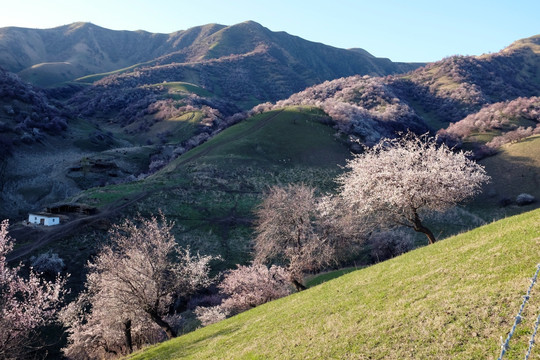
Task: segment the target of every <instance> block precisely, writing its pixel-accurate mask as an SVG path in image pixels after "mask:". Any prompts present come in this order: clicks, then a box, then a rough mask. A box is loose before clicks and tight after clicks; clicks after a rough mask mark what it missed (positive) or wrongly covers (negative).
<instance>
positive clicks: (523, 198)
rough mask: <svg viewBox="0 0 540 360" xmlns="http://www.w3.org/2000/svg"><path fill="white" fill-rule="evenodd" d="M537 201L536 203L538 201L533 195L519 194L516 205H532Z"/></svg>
mask: <svg viewBox="0 0 540 360" xmlns="http://www.w3.org/2000/svg"><path fill="white" fill-rule="evenodd" d="M535 201H536V199H535V198H534V196H532V195H531V194H526V193H523V194H519V195H518V196H517V197H516V204H518V205H519V206H523V205H529V204H532V203H533V202H535Z"/></svg>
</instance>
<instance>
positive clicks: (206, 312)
mask: <svg viewBox="0 0 540 360" xmlns="http://www.w3.org/2000/svg"><path fill="white" fill-rule="evenodd" d="M195 314H196V315H197V319H199V321H200V322H201V324H202V325H203V326H207V325H210V324H214V323H217V322H218V321H221V320H225V318H226V317H227V315H228V312H227V311H226V310H225V309H223V307H222V306H221V305H217V306H212V307H202V306H197V307H196V308H195Z"/></svg>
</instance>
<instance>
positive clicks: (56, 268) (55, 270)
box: [30, 250, 66, 275]
mask: <svg viewBox="0 0 540 360" xmlns="http://www.w3.org/2000/svg"><path fill="white" fill-rule="evenodd" d="M30 264H31V266H32V268H34V270H35V271H37V272H38V273H44V274H48V275H57V274H59V273H61V272H62V270H64V269H65V267H66V265H65V264H64V260H62V258H61V257H59V256H58V254H57V253H53V252H51V250H49V251H47V252H46V253H43V254H40V255H39V256H37V257H36V256H32V257H31V258H30Z"/></svg>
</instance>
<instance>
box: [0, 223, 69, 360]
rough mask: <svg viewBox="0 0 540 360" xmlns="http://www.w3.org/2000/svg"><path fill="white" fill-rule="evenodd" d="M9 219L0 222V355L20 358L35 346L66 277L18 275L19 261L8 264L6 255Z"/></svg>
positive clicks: (10, 244)
mask: <svg viewBox="0 0 540 360" xmlns="http://www.w3.org/2000/svg"><path fill="white" fill-rule="evenodd" d="M8 226H9V223H8V221H7V220H4V221H2V222H1V223H0V359H16V358H21V357H23V356H24V355H25V354H27V353H31V352H32V351H36V350H38V349H39V344H37V343H36V342H35V341H36V340H37V329H38V328H39V327H41V326H44V325H47V324H50V323H51V322H53V321H54V319H55V315H56V312H57V309H58V306H59V304H60V302H61V301H62V298H63V296H64V294H65V290H64V288H63V287H64V285H65V282H66V279H65V278H63V277H60V276H58V277H57V278H56V280H55V281H45V280H43V279H42V278H41V277H40V276H39V274H37V273H35V272H34V271H32V270H30V274H29V276H28V278H23V277H21V276H20V275H19V271H20V270H21V267H22V266H21V265H18V266H16V267H14V268H10V267H8V265H7V261H6V255H7V254H8V253H9V252H10V251H11V250H12V249H13V240H12V239H11V238H10V237H9V234H8Z"/></svg>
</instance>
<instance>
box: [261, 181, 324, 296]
mask: <svg viewBox="0 0 540 360" xmlns="http://www.w3.org/2000/svg"><path fill="white" fill-rule="evenodd" d="M314 191H315V190H314V189H313V188H311V187H308V186H306V185H288V186H287V187H277V186H274V187H272V188H270V191H269V193H268V196H267V197H266V198H265V199H264V200H263V202H262V203H261V204H260V206H259V207H258V208H257V210H256V215H257V222H256V229H255V230H256V233H257V236H256V237H255V240H254V242H255V263H266V262H274V263H278V264H283V266H285V268H286V270H287V273H288V275H289V279H290V281H291V282H292V284H293V285H294V286H295V287H296V289H297V290H304V289H305V286H304V285H303V284H302V282H303V276H304V273H306V272H308V271H316V270H320V269H321V268H322V267H324V266H325V265H328V264H329V263H330V262H331V261H333V260H334V250H333V248H332V246H331V245H330V244H329V243H328V242H327V241H326V239H325V238H323V237H320V236H319V235H318V233H317V224H316V222H317V215H318V211H317V200H316V198H315V194H314Z"/></svg>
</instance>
